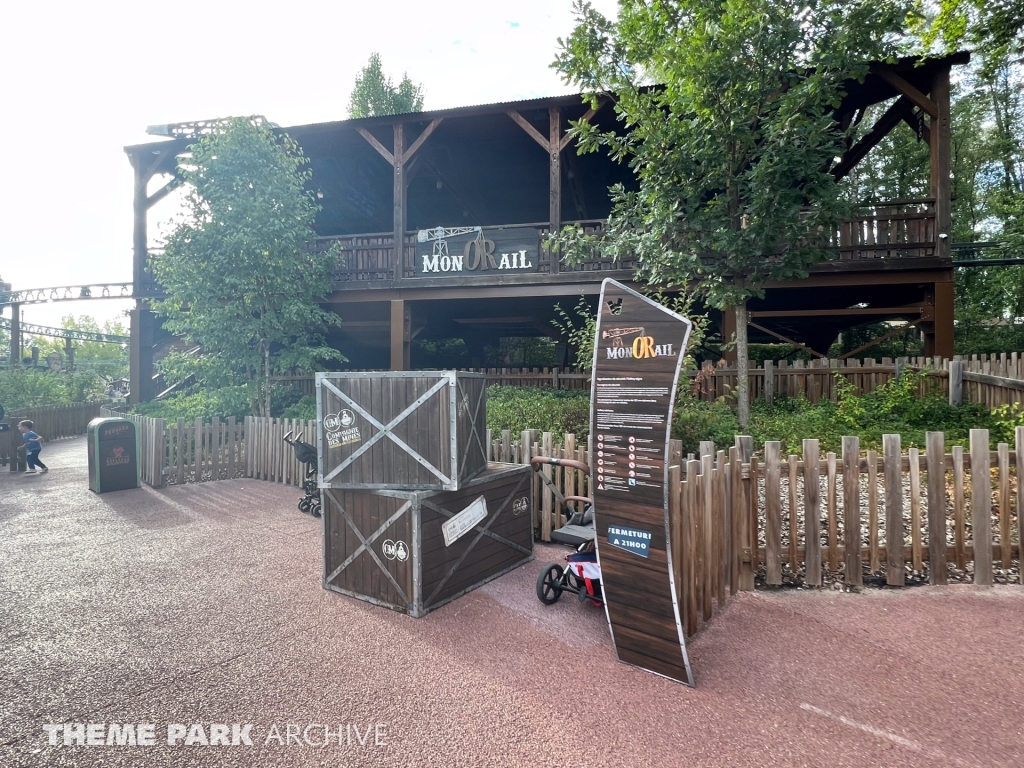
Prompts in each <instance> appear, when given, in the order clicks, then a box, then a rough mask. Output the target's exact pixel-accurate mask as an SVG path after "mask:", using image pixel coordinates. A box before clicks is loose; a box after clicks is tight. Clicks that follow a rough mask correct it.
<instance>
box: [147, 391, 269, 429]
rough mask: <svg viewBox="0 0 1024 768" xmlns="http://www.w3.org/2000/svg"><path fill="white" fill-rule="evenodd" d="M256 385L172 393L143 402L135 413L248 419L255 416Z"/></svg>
mask: <svg viewBox="0 0 1024 768" xmlns="http://www.w3.org/2000/svg"><path fill="white" fill-rule="evenodd" d="M252 395H253V388H252V387H248V386H236V387H221V388H220V389H199V390H196V391H195V392H185V393H182V394H178V395H171V396H170V397H168V398H167V399H166V400H154V401H152V402H149V403H139V404H138V405H136V406H135V407H134V408H132V413H137V414H139V415H140V416H152V417H153V418H156V419H167V420H168V421H174V420H176V419H185V420H186V421H192V420H194V419H200V418H201V419H204V420H209V419H211V418H213V417H214V416H219V417H220V418H222V419H226V418H229V417H231V416H234V417H235V418H236V419H244V418H245V417H246V416H250V415H252V406H251V403H252V399H251V398H252Z"/></svg>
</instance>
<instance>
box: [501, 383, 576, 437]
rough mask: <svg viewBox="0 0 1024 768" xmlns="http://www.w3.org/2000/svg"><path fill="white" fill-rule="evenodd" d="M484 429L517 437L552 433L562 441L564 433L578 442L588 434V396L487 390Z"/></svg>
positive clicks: (521, 389)
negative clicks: (509, 432) (531, 432)
mask: <svg viewBox="0 0 1024 768" xmlns="http://www.w3.org/2000/svg"><path fill="white" fill-rule="evenodd" d="M487 427H488V428H489V429H490V430H492V431H493V432H494V433H495V434H501V431H502V430H503V429H510V430H512V434H513V435H515V436H516V437H518V436H519V433H520V432H522V431H523V430H526V429H537V430H540V431H542V432H552V433H554V434H556V435H558V437H559V438H561V436H562V435H564V434H565V433H567V432H570V433H572V434H575V435H576V440H577V442H579V441H585V440H586V439H587V435H589V434H590V392H589V391H588V390H573V389H544V388H542V387H499V386H493V387H488V388H487Z"/></svg>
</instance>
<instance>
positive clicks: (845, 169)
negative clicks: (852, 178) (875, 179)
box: [832, 96, 913, 181]
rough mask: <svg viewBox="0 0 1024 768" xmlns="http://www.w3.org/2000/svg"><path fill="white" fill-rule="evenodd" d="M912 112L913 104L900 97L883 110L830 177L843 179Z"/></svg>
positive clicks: (905, 97) (906, 98) (843, 157)
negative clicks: (869, 129)
mask: <svg viewBox="0 0 1024 768" xmlns="http://www.w3.org/2000/svg"><path fill="white" fill-rule="evenodd" d="M912 110H913V104H912V102H911V100H910V98H909V97H907V96H900V98H899V99H897V100H896V103H895V104H893V105H892V106H891V107H889V108H888V109H887V110H885V113H884V114H883V115H882V116H881V117H880V118H878V122H877V123H875V124H874V126H872V128H871V131H870V132H868V134H867V135H866V136H864V138H862V139H861V140H860V141H858V142H857V143H856V144H854V145H853V147H851V148H850V151H849V152H847V153H846V154H845V155H843V156H842V158H841V159H840V160H839V163H838V164H837V165H836V167H835V168H833V169H832V175H833V176H835V178H836V181H838V180H839V179H841V178H843V177H844V176H846V174H848V173H849V172H850V171H852V170H853V168H854V167H855V166H856V165H857V163H859V162H860V161H861V160H863V159H864V157H865V155H867V153H868V152H870V151H871V149H872V148H873V147H874V146H875V145H876V144H878V142H880V141H881V140H882V139H884V138H885V137H886V136H887V135H888V133H889V132H890V131H891V130H892V129H893V128H895V127H896V126H897V125H899V123H900V121H901V120H903V119H904V116H906V117H908V118H909V116H910V114H911V112H912Z"/></svg>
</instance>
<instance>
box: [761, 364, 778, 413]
mask: <svg viewBox="0 0 1024 768" xmlns="http://www.w3.org/2000/svg"><path fill="white" fill-rule="evenodd" d="M761 391H762V393H763V394H764V401H765V403H766V404H768V405H772V404H773V403H774V402H775V363H773V362H772V361H771V360H765V361H764V386H763V388H762V390H761Z"/></svg>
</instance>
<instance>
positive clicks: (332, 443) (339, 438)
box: [324, 408, 362, 448]
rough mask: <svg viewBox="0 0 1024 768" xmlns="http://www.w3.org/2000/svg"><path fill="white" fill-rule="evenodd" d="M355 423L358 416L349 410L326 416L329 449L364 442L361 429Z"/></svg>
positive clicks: (325, 423)
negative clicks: (360, 432)
mask: <svg viewBox="0 0 1024 768" xmlns="http://www.w3.org/2000/svg"><path fill="white" fill-rule="evenodd" d="M355 423H356V415H355V414H354V413H352V411H350V410H348V409H347V408H345V409H343V410H340V411H338V412H337V413H329V414H327V415H326V416H324V429H325V430H327V445H328V447H329V448H340V447H341V446H343V445H348V444H349V443H358V442H359V441H360V440H362V437H361V436H360V434H359V427H357V426H356V425H355Z"/></svg>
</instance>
